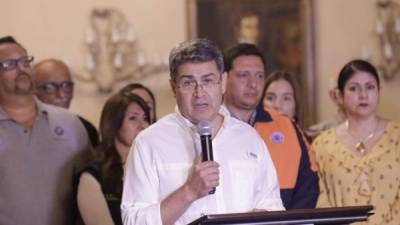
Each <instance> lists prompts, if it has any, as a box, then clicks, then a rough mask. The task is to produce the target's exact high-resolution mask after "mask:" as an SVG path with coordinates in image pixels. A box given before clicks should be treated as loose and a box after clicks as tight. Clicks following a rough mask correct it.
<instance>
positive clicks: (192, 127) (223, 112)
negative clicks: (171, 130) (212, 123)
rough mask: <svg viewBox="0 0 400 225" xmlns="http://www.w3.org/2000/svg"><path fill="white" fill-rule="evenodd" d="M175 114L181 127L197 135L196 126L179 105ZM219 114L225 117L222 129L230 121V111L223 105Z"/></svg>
mask: <svg viewBox="0 0 400 225" xmlns="http://www.w3.org/2000/svg"><path fill="white" fill-rule="evenodd" d="M175 113H176V115H177V118H178V123H179V125H181V126H182V127H183V128H184V129H188V130H190V131H191V132H195V133H197V128H196V125H194V124H193V123H192V122H190V120H188V119H187V118H186V117H184V116H183V115H182V113H181V112H180V111H179V107H178V106H177V105H176V106H175ZM218 114H220V115H221V116H222V117H223V122H222V125H221V128H223V127H225V126H226V125H227V122H228V120H229V119H230V117H231V115H230V113H229V111H228V109H227V108H226V107H225V106H223V105H221V106H220V108H219V111H218Z"/></svg>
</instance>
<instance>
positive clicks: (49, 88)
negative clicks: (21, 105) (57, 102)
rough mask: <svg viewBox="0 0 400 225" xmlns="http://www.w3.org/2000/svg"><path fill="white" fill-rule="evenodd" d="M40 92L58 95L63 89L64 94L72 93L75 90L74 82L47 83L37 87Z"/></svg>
mask: <svg viewBox="0 0 400 225" xmlns="http://www.w3.org/2000/svg"><path fill="white" fill-rule="evenodd" d="M37 89H38V90H39V91H44V92H46V93H47V94H56V93H57V92H58V90H59V89H62V90H63V91H64V92H67V93H71V92H72V91H73V90H74V82H72V81H64V82H61V83H59V84H57V83H52V82H51V83H46V84H42V85H39V86H37Z"/></svg>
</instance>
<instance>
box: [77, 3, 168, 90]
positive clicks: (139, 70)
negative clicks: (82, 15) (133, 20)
mask: <svg viewBox="0 0 400 225" xmlns="http://www.w3.org/2000/svg"><path fill="white" fill-rule="evenodd" d="M85 48H86V49H87V56H86V62H85V67H86V68H85V69H86V73H85V74H75V77H77V78H78V79H79V80H82V81H86V82H94V83H96V85H97V88H98V90H99V92H101V93H109V92H111V91H112V88H113V86H114V85H115V84H116V83H118V82H121V81H127V80H131V79H134V80H138V79H140V78H143V77H145V76H148V75H154V74H157V73H159V72H162V71H165V70H166V69H168V59H167V56H162V55H161V54H154V55H153V57H152V58H151V59H150V60H149V59H147V58H146V56H145V54H144V52H143V50H142V49H141V48H140V46H139V45H138V41H137V38H136V34H135V32H134V30H133V28H132V26H131V25H130V24H129V23H128V21H127V19H126V18H125V16H124V15H123V13H122V12H121V11H119V10H117V9H114V8H103V9H93V10H92V11H91V14H90V27H89V29H88V30H87V31H86V35H85Z"/></svg>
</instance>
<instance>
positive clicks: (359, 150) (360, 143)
mask: <svg viewBox="0 0 400 225" xmlns="http://www.w3.org/2000/svg"><path fill="white" fill-rule="evenodd" d="M345 126H346V130H347V133H348V134H349V135H350V136H351V137H352V138H354V139H356V140H358V142H357V144H356V146H355V147H356V151H357V153H359V154H360V155H364V154H365V151H366V146H365V143H366V142H367V141H368V140H369V139H371V138H372V137H373V136H375V133H376V131H377V130H378V128H379V121H378V122H377V123H376V127H375V129H374V130H373V131H372V132H371V133H370V134H368V135H367V136H366V137H365V138H361V137H360V138H357V137H355V136H354V135H352V134H351V133H350V130H349V121H348V120H346V123H345Z"/></svg>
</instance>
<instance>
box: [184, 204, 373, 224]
mask: <svg viewBox="0 0 400 225" xmlns="http://www.w3.org/2000/svg"><path fill="white" fill-rule="evenodd" d="M373 208H374V207H373V206H370V205H367V206H355V207H339V208H318V209H294V210H287V211H271V212H251V213H233V214H214V215H205V216H202V217H200V218H199V219H197V220H195V221H193V222H192V223H190V224H188V225H214V224H242V225H250V224H251V225H271V224H274V225H275V224H280V225H282V224H329V225H342V224H351V223H353V222H360V221H367V220H368V217H369V216H370V215H372V214H373V213H372V212H371V210H373Z"/></svg>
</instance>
